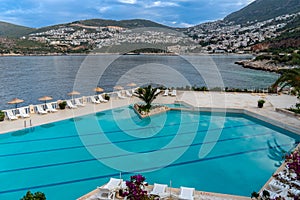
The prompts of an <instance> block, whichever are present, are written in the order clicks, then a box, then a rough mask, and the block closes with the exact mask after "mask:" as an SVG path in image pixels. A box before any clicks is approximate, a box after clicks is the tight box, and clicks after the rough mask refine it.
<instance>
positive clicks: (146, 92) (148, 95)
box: [135, 85, 159, 113]
mask: <svg viewBox="0 0 300 200" xmlns="http://www.w3.org/2000/svg"><path fill="white" fill-rule="evenodd" d="M156 91H157V88H152V86H151V85H148V87H144V88H138V89H137V90H136V91H135V93H136V95H137V97H138V98H139V99H141V100H143V101H144V102H145V105H138V110H139V112H140V113H141V112H142V111H143V112H146V113H148V112H149V111H150V109H151V103H152V101H154V99H155V98H156V97H157V95H158V94H159V93H158V92H156Z"/></svg>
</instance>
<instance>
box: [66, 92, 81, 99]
mask: <svg viewBox="0 0 300 200" xmlns="http://www.w3.org/2000/svg"><path fill="white" fill-rule="evenodd" d="M68 95H69V96H72V100H73V97H74V96H75V95H80V92H77V91H74V90H73V91H72V92H69V93H68Z"/></svg>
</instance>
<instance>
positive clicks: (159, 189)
mask: <svg viewBox="0 0 300 200" xmlns="http://www.w3.org/2000/svg"><path fill="white" fill-rule="evenodd" d="M167 187H168V185H165V184H158V183H154V187H153V190H152V191H151V192H150V195H156V196H159V197H160V198H165V197H167V196H168V195H169V194H168V193H167Z"/></svg>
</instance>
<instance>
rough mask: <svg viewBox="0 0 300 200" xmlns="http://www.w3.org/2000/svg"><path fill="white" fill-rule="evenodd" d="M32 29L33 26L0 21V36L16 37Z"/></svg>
mask: <svg viewBox="0 0 300 200" xmlns="http://www.w3.org/2000/svg"><path fill="white" fill-rule="evenodd" d="M34 30H35V29H33V28H29V27H25V26H19V25H15V24H10V23H6V22H0V37H8V38H18V37H21V36H23V35H27V34H29V33H30V32H32V31H34Z"/></svg>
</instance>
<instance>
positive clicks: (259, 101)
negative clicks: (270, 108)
mask: <svg viewBox="0 0 300 200" xmlns="http://www.w3.org/2000/svg"><path fill="white" fill-rule="evenodd" d="M265 102H266V101H265V100H263V99H260V100H258V101H257V107H259V108H262V107H263V106H264V103H265Z"/></svg>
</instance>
